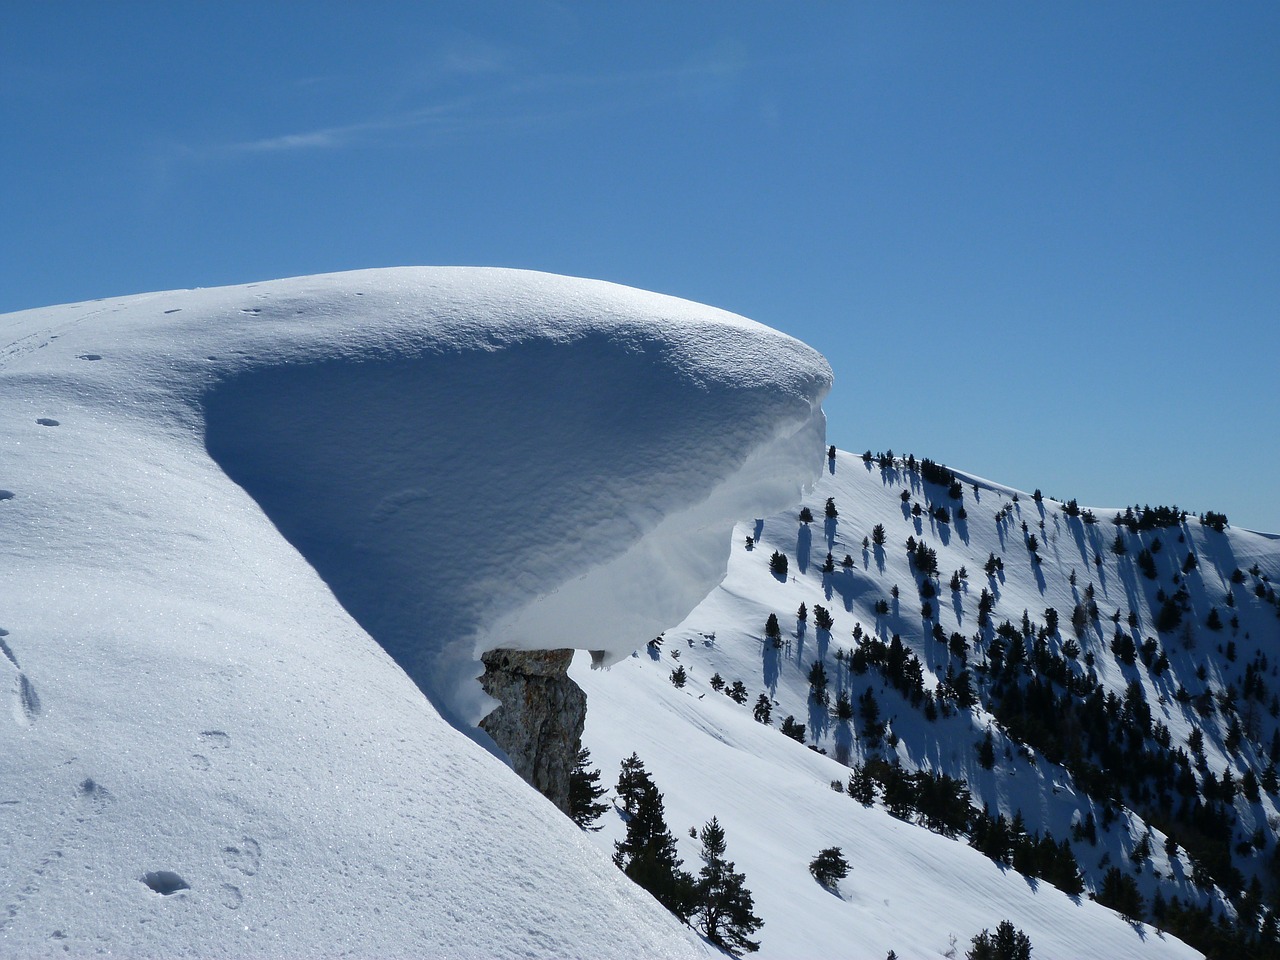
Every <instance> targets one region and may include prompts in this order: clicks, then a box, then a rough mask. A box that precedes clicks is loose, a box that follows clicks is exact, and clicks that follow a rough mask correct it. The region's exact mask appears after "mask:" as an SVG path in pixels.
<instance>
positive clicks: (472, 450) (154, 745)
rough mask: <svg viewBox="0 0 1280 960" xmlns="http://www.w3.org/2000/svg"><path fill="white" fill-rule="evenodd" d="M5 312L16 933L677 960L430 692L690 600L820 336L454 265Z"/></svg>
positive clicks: (1, 444)
mask: <svg viewBox="0 0 1280 960" xmlns="http://www.w3.org/2000/svg"><path fill="white" fill-rule="evenodd" d="M0 331H3V332H2V333H0V423H3V429H2V431H0V449H2V450H3V459H2V460H0V464H2V466H0V470H2V471H3V472H2V474H0V487H3V491H4V492H3V494H0V519H2V522H0V556H3V557H4V558H5V561H4V563H5V568H6V569H5V570H4V581H5V583H6V587H7V590H6V596H5V604H4V608H3V611H2V614H0V615H2V616H3V622H2V623H0V627H2V628H3V631H4V632H3V633H2V634H0V636H2V637H3V640H4V646H3V651H0V652H3V653H4V655H5V656H4V662H2V663H0V668H3V669H5V670H7V671H9V673H10V675H11V676H10V683H11V685H12V708H11V722H5V723H4V724H3V725H2V727H3V729H2V731H0V846H3V848H4V849H5V850H6V851H7V857H6V858H5V861H4V863H3V865H0V899H2V900H3V904H2V905H3V908H4V909H3V911H0V929H2V934H0V937H2V939H0V943H3V944H4V950H5V951H6V952H12V953H16V954H21V955H37V954H41V953H59V954H61V953H63V952H64V950H70V951H71V952H91V951H97V950H101V949H110V950H114V951H116V952H119V953H126V954H128V955H132V956H139V955H160V954H164V955H166V956H182V955H199V956H214V955H225V956H245V955H254V954H279V953H288V954H291V955H293V954H304V953H306V954H318V955H329V954H335V953H338V952H353V953H356V954H362V955H370V954H378V955H408V954H412V955H420V956H433V955H448V956H453V957H466V956H510V955H517V954H518V955H520V956H548V957H550V956H611V955H616V956H634V955H638V954H639V953H644V954H645V955H649V956H675V955H684V954H688V953H691V952H692V953H697V952H699V951H700V950H701V945H700V944H699V942H698V941H697V939H696V938H695V937H693V935H692V934H691V933H689V932H688V931H687V930H685V929H683V928H681V927H680V926H679V925H678V924H677V923H676V922H675V921H673V920H672V919H671V918H670V917H669V916H668V915H667V914H665V912H664V911H662V910H661V908H659V907H658V906H657V905H656V904H655V903H653V902H652V901H651V900H649V898H648V897H647V896H646V895H644V894H642V893H641V892H640V891H638V890H637V889H636V888H634V887H633V886H632V885H630V883H629V882H628V881H626V880H625V878H623V877H621V875H620V874H619V873H618V872H617V871H616V870H615V869H614V868H613V867H612V865H611V864H609V863H608V861H607V859H606V858H604V857H602V856H601V855H600V854H599V853H597V852H596V851H594V850H593V849H592V848H591V847H590V845H588V844H586V843H584V842H583V841H582V839H581V835H580V833H579V832H578V831H577V830H576V828H574V827H573V826H572V825H571V824H570V823H569V822H568V821H567V820H565V819H564V818H562V817H560V816H559V814H557V813H556V812H554V810H553V809H552V807H551V806H550V805H549V804H548V803H547V802H546V801H545V800H543V798H541V797H540V796H538V795H537V794H535V793H534V792H533V791H532V790H531V789H529V788H528V787H526V786H525V785H524V784H523V783H521V782H520V781H518V780H517V779H516V778H515V777H514V776H513V775H511V774H510V772H509V771H507V770H506V769H505V768H504V767H502V766H501V765H500V764H498V763H496V762H495V761H494V760H493V758H492V757H491V756H490V755H489V754H488V753H486V752H485V751H483V750H481V749H480V748H479V747H477V746H476V745H475V744H474V743H472V742H470V741H469V740H468V739H467V738H466V737H464V736H462V735H460V734H459V733H458V732H457V731H456V730H454V729H452V728H451V727H449V726H448V725H447V724H446V723H444V722H443V720H442V719H441V716H440V713H441V712H443V713H445V714H446V715H447V716H449V717H450V718H451V719H452V720H453V721H454V722H455V723H458V724H459V725H460V726H463V727H465V726H467V724H469V723H470V722H471V721H474V719H476V718H478V716H479V715H480V714H481V713H482V712H483V710H484V709H485V708H486V704H485V701H484V697H483V695H482V694H481V692H480V690H479V686H478V684H476V683H475V681H474V679H473V678H474V677H475V675H476V674H477V673H478V672H479V666H478V663H477V656H478V653H479V652H480V651H482V650H485V649H489V648H493V647H498V646H504V647H517V648H541V647H564V646H575V647H582V648H586V649H591V650H596V651H602V652H603V654H604V659H606V660H611V659H616V658H618V657H621V656H624V655H625V654H627V653H628V652H629V651H630V650H631V649H633V648H634V646H635V645H636V644H637V643H639V642H641V641H643V640H645V639H647V638H648V637H649V636H651V635H652V634H653V633H655V632H656V631H657V630H658V629H661V628H662V627H663V626H666V625H669V624H670V623H672V622H674V621H676V620H679V619H680V618H681V617H682V616H683V615H684V614H685V613H686V612H687V611H688V610H689V609H691V608H692V607H693V606H694V604H696V603H697V601H698V600H699V599H701V597H702V596H703V595H704V594H705V592H706V591H707V590H708V589H709V588H710V587H711V586H713V585H714V583H715V582H716V581H717V580H718V578H719V577H720V576H721V575H722V574H723V571H724V569H725V564H726V562H727V559H728V555H729V544H728V537H729V533H730V530H731V528H732V522H733V520H735V519H737V518H740V517H741V516H743V515H750V514H755V513H759V512H761V511H767V510H772V509H779V508H781V507H782V506H784V505H785V504H786V503H787V502H788V501H790V500H791V499H794V497H795V495H796V493H797V492H798V487H799V485H800V484H801V483H802V482H804V481H805V480H806V479H809V478H811V477H812V475H813V473H814V471H815V470H816V468H817V466H818V458H819V457H820V444H821V436H822V429H823V421H822V414H821V411H820V408H819V406H818V405H819V403H820V401H821V398H822V396H823V394H824V392H825V390H826V388H827V385H828V383H829V379H830V372H829V370H828V368H827V366H826V363H825V362H824V361H823V360H822V358H821V357H819V356H818V355H817V354H815V353H814V352H813V351H811V350H809V349H808V348H807V347H804V346H803V345H801V344H799V343H797V342H795V341H794V340H791V339H789V338H787V337H785V336H782V335H780V334H778V333H776V332H774V331H771V330H768V329H767V328H765V327H762V326H760V325H758V324H755V323H752V322H750V321H746V320H743V319H742V318H739V317H734V316H732V315H729V314H725V313H723V312H721V311H716V310H713V309H710V308H706V307H701V306H697V305H694V304H689V303H686V302H683V301H678V300H674V299H671V298H667V297H660V296H657V295H654V294H647V293H642V292H640V291H635V290H630V289H626V288H621V287H616V286H613V285H609V284H603V283H595V282H590V281H580V280H569V279H565V278H558V277H551V276H546V275H539V274H529V273H520V272H514V271H500V270H471V269H401V270H379V271H365V272H360V273H354V274H343V275H334V276H326V277H312V278H300V279H294V280H286V281H276V282H272V283H264V284H256V285H254V284H250V285H247V286H242V287H228V288H222V289H217V290H206V291H174V292H169V293H161V294H150V295H142V296H137V297H126V298H120V299H115V300H109V301H101V302H96V303H87V304H73V305H65V306H59V307H50V308H45V309H42V310H34V311H26V312H24V313H19V314H12V315H9V316H6V317H4V318H2V319H0ZM231 480H234V481H235V482H234V483H233V482H231ZM282 534H283V536H282ZM375 640H376V641H377V642H376V643H375V642H374V641H375ZM388 653H390V654H391V656H393V657H395V658H396V661H398V662H399V664H400V665H401V666H403V667H404V671H402V670H401V669H399V668H398V667H397V666H396V663H395V662H393V661H392V659H391V658H390V657H388V656H387V654H388ZM405 671H408V673H409V674H410V675H412V678H413V680H414V681H416V683H417V684H418V686H417V687H415V685H414V683H411V682H410V680H409V678H408V676H406V673H405ZM419 687H420V688H421V691H420V690H419ZM422 691H425V692H426V693H427V695H428V697H429V698H430V699H431V701H432V702H433V703H434V704H435V706H436V709H432V707H431V706H430V705H428V703H427V702H426V700H425V699H424V698H423V696H422Z"/></svg>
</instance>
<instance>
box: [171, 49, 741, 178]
mask: <svg viewBox="0 0 1280 960" xmlns="http://www.w3.org/2000/svg"><path fill="white" fill-rule="evenodd" d="M471 66H472V67H473V68H474V73H477V74H490V75H491V71H490V70H489V69H487V68H486V69H480V68H479V65H478V64H472V65H471ZM488 66H489V67H491V66H492V64H489V65H488ZM742 70H743V64H742V62H741V60H740V59H738V58H736V57H728V58H726V57H724V56H722V55H720V53H717V54H715V55H713V56H710V57H707V58H704V59H702V60H699V61H697V62H695V63H691V64H687V65H683V66H676V67H666V68H655V69H646V70H634V71H627V72H621V73H613V74H599V75H565V74H560V75H556V74H540V75H534V76H530V77H523V78H519V79H517V80H514V81H508V82H506V83H504V84H501V85H497V86H494V87H491V88H490V89H488V90H485V91H481V92H478V93H475V94H471V95H467V96H459V97H455V98H453V99H449V100H444V101H441V102H439V103H436V104H431V105H428V106H423V107H417V108H414V109H411V110H404V111H401V112H399V113H393V114H389V115H384V116H379V117H372V118H369V119H366V120H360V121H356V122H352V123H347V124H335V125H333V126H326V127H319V128H316V129H313V130H304V131H296V132H291V133H285V134H280V135H277V136H270V137H262V138H258V139H254V140H243V141H237V142H231V143H224V144H220V145H217V146H214V147H212V148H209V149H207V150H203V151H200V150H194V149H192V150H188V151H184V152H186V153H187V154H188V155H189V156H190V155H205V156H213V157H227V158H230V157H243V156H252V155H264V154H279V153H287V152H296V151H306V150H335V149H342V148H347V147H355V146H365V145H370V144H373V145H377V144H378V143H379V142H380V141H387V140H388V137H389V135H394V134H401V133H406V132H409V131H414V130H428V131H433V132H436V133H439V134H458V133H463V132H468V131H480V130H484V129H488V130H494V129H498V130H502V129H509V130H515V129H519V128H525V127H529V126H533V125H543V124H552V123H563V122H568V121H573V120H578V119H582V118H585V117H591V116H599V115H603V114H614V113H620V112H625V111H628V110H634V109H639V108H643V107H645V106H651V105H653V104H654V103H659V102H663V101H669V100H672V99H681V98H698V97H701V96H703V94H704V93H705V92H706V90H707V89H709V88H715V89H722V88H724V87H725V86H726V85H732V84H734V83H735V82H736V81H737V79H738V77H739V75H740V74H741V72H742ZM450 72H452V73H454V74H455V75H456V74H458V73H465V72H467V71H464V70H461V69H460V68H459V67H458V65H457V64H454V65H453V69H452V70H451V71H450Z"/></svg>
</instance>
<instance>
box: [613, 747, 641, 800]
mask: <svg viewBox="0 0 1280 960" xmlns="http://www.w3.org/2000/svg"><path fill="white" fill-rule="evenodd" d="M648 780H649V772H648V771H647V770H645V768H644V761H642V760H641V759H640V758H639V757H638V756H637V755H636V754H634V753H633V754H631V756H629V757H627V758H626V759H625V760H623V761H622V766H621V767H620V768H619V770H618V785H617V787H616V788H615V789H616V790H617V792H618V799H619V800H621V801H622V809H623V810H625V811H626V812H627V813H628V814H633V813H635V812H636V804H637V803H639V802H640V794H641V793H642V792H643V790H644V784H645V783H646V782H647V781H648Z"/></svg>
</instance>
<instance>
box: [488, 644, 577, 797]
mask: <svg viewBox="0 0 1280 960" xmlns="http://www.w3.org/2000/svg"><path fill="white" fill-rule="evenodd" d="M573 653H574V652H573V651H572V650H490V651H489V652H488V653H486V654H484V656H483V657H482V658H481V659H482V660H483V661H484V676H483V677H481V678H480V682H481V684H482V685H483V686H484V690H485V693H487V694H489V696H491V697H493V698H494V699H495V700H499V701H501V706H499V707H498V708H497V709H495V710H494V711H493V712H492V713H490V714H489V715H488V716H487V717H485V718H484V719H483V720H482V721H480V726H481V728H482V729H483V730H484V731H485V732H486V733H487V734H489V736H491V737H492V738H493V741H494V743H496V744H497V745H498V746H499V747H500V748H501V749H502V750H503V751H504V752H505V753H506V754H507V756H508V757H509V758H510V760H511V765H512V766H513V767H514V768H515V771H516V773H518V774H520V776H521V777H523V778H524V779H525V780H526V781H527V782H528V783H530V784H531V785H532V786H533V787H534V788H536V789H537V790H538V791H539V792H541V793H542V794H543V796H545V797H546V798H547V799H548V800H550V801H551V802H552V803H554V804H555V805H556V806H557V807H559V808H560V809H561V810H563V811H565V812H566V813H568V812H569V776H570V774H571V773H572V772H573V765H574V761H575V760H576V759H577V756H578V747H579V745H580V743H581V738H582V728H583V724H584V723H585V721H586V717H587V697H586V694H584V693H583V692H582V690H581V689H580V688H579V687H578V685H577V684H576V683H574V682H573V681H572V680H570V679H569V675H568V670H569V664H570V663H571V662H572V661H573Z"/></svg>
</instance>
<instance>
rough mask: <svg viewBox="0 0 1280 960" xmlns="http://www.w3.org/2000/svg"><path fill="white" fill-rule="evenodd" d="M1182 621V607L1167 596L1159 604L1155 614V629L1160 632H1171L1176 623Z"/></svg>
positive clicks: (1176, 625)
mask: <svg viewBox="0 0 1280 960" xmlns="http://www.w3.org/2000/svg"><path fill="white" fill-rule="evenodd" d="M1180 623H1182V608H1181V607H1180V606H1178V604H1177V603H1175V602H1174V601H1173V599H1172V598H1167V599H1166V600H1165V601H1164V602H1163V603H1162V604H1161V605H1160V612H1159V613H1157V614H1156V629H1157V630H1158V631H1160V632H1161V633H1171V632H1172V631H1173V630H1175V629H1176V628H1177V627H1178V625H1179V624H1180Z"/></svg>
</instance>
